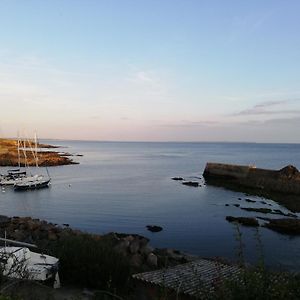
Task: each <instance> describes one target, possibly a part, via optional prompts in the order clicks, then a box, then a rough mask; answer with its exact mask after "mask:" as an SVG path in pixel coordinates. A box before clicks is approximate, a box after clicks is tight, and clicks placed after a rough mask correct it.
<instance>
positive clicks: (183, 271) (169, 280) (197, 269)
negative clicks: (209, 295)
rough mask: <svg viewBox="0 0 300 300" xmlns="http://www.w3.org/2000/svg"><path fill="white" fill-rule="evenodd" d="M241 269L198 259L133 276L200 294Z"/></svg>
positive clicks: (195, 294) (236, 273) (148, 281)
mask: <svg viewBox="0 0 300 300" xmlns="http://www.w3.org/2000/svg"><path fill="white" fill-rule="evenodd" d="M240 271H241V269H240V268H239V267H237V266H233V265H226V264H222V263H220V262H217V261H212V260H207V259H198V260H195V261H192V262H189V263H185V264H181V265H177V266H175V267H171V268H167V269H160V270H156V271H151V272H145V273H139V274H134V275H133V278H134V279H137V280H141V281H143V282H147V283H151V284H154V285H158V286H161V287H165V288H170V289H173V290H176V291H177V292H179V293H183V294H187V295H191V296H199V295H200V294H201V292H203V291H208V290H210V289H211V288H212V287H213V286H214V285H215V283H217V282H219V281H221V280H223V279H225V278H229V277H236V275H238V273H239V272H240Z"/></svg>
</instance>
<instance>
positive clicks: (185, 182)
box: [182, 181, 199, 187]
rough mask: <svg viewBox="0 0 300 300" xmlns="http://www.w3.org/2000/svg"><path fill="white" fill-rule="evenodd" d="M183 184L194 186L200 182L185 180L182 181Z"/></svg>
mask: <svg viewBox="0 0 300 300" xmlns="http://www.w3.org/2000/svg"><path fill="white" fill-rule="evenodd" d="M182 184H183V185H187V186H193V187H198V186H199V182H197V181H184V182H182Z"/></svg>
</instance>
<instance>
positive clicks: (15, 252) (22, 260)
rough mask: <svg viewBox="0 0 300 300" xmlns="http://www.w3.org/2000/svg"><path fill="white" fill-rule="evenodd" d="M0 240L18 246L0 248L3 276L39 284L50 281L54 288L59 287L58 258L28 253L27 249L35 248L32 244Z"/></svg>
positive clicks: (0, 264)
mask: <svg viewBox="0 0 300 300" xmlns="http://www.w3.org/2000/svg"><path fill="white" fill-rule="evenodd" d="M1 240H2V241H5V243H6V242H10V243H13V244H19V245H20V246H9V247H8V246H6V245H5V246H4V247H2V248H0V268H1V270H2V274H3V275H4V276H7V277H9V278H15V279H26V280H36V281H41V282H48V281H49V282H50V281H51V282H53V287H54V288H59V287H60V281H59V275H58V264H59V259H58V258H56V257H53V256H50V255H45V254H40V253H36V252H33V251H30V250H29V248H28V247H35V248H36V246H35V245H32V244H27V243H22V242H17V241H13V240H9V239H2V238H1ZM26 246H27V247H26Z"/></svg>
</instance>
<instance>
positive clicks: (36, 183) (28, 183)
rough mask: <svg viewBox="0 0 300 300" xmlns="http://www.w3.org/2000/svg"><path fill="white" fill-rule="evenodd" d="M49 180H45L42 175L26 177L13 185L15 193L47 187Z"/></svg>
mask: <svg viewBox="0 0 300 300" xmlns="http://www.w3.org/2000/svg"><path fill="white" fill-rule="evenodd" d="M50 181H51V178H50V177H48V178H45V177H44V176H43V175H34V176H32V177H26V178H24V179H23V180H20V181H18V182H16V183H15V184H14V190H15V191H24V190H35V189H42V188H47V187H49V184H50Z"/></svg>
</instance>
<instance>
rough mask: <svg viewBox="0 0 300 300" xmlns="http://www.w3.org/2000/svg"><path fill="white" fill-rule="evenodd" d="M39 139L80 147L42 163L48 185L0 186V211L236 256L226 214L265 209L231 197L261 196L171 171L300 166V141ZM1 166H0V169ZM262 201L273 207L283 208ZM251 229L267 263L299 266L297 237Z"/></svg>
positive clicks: (249, 249) (197, 173) (246, 236)
mask: <svg viewBox="0 0 300 300" xmlns="http://www.w3.org/2000/svg"><path fill="white" fill-rule="evenodd" d="M42 142H49V143H51V144H56V145H60V146H63V147H64V148H62V149H60V151H68V152H70V153H74V154H83V157H74V159H75V160H77V161H78V162H80V164H79V165H71V166H63V167H51V168H49V171H50V173H51V176H52V186H51V187H50V188H49V189H44V190H38V191H28V192H22V193H20V192H19V193H17V192H14V191H13V190H12V189H11V188H5V190H4V191H3V192H1V193H0V212H1V214H3V215H9V216H14V215H18V216H32V217H36V218H41V219H46V220H48V221H51V222H54V223H58V224H62V223H69V224H70V226H72V227H74V228H79V229H82V230H85V231H88V232H94V233H107V232H110V231H117V232H126V233H138V234H141V235H144V236H147V237H148V238H150V240H151V244H152V245H153V246H155V247H163V248H164V247H172V248H176V249H179V250H183V251H186V252H189V253H192V254H197V255H200V256H203V257H215V256H220V257H226V258H228V259H234V258H236V257H237V255H236V253H237V246H238V243H237V241H236V237H235V236H236V230H235V228H234V226H233V225H232V224H230V223H228V222H227V221H226V220H225V217H226V215H233V216H259V215H260V216H265V215H263V214H259V213H253V212H245V211H242V210H240V208H237V207H234V206H233V205H232V204H236V203H238V204H241V206H242V207H257V206H260V207H264V205H262V204H260V205H258V204H257V203H253V204H252V203H247V202H245V200H244V199H245V198H251V199H253V200H262V199H261V198H258V197H255V196H251V197H249V196H246V195H245V194H243V193H237V192H232V191H229V190H225V189H223V188H217V187H212V186H202V187H199V188H193V187H187V186H183V185H182V184H180V183H179V182H176V181H173V180H171V177H173V176H182V177H185V178H189V177H190V178H191V179H195V178H194V177H201V175H202V172H203V170H204V167H205V164H206V162H208V161H211V162H223V163H234V164H247V165H248V164H256V166H258V167H263V168H272V169H273V168H275V169H279V168H282V167H283V166H286V165H288V164H293V165H295V166H296V167H298V168H299V167H300V145H299V144H298V145H295V144H251V143H140V142H137V143H134V142H132V143H127V142H81V141H42ZM5 170H6V168H0V173H3V172H5ZM33 172H34V170H33ZM40 172H45V170H44V169H43V168H41V169H40ZM196 180H199V181H202V180H201V179H197V178H196ZM239 197H240V198H242V199H243V200H242V201H239V200H238V198H239ZM266 201H267V202H268V203H270V204H272V205H273V208H274V209H281V210H282V211H286V210H285V209H284V208H282V207H280V206H279V205H277V204H276V203H274V202H273V201H271V200H268V199H267V200H266ZM225 204H230V206H229V207H225ZM267 207H270V206H267ZM148 224H155V225H160V226H162V227H163V228H164V229H163V231H162V232H159V233H151V232H149V231H147V230H146V228H145V226H146V225H148ZM240 230H241V233H242V241H243V244H244V246H245V249H244V254H245V257H246V259H247V260H248V261H249V262H255V261H257V259H258V257H259V254H258V251H257V240H258V239H257V237H256V236H257V232H256V230H254V229H251V228H245V227H241V228H240ZM258 234H259V236H260V239H261V242H262V244H263V253H264V257H265V260H266V263H267V264H268V265H270V266H272V267H276V268H288V269H290V270H300V237H291V236H285V235H281V234H278V233H275V232H273V231H270V230H268V229H266V228H263V227H261V228H260V229H259V232H258Z"/></svg>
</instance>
